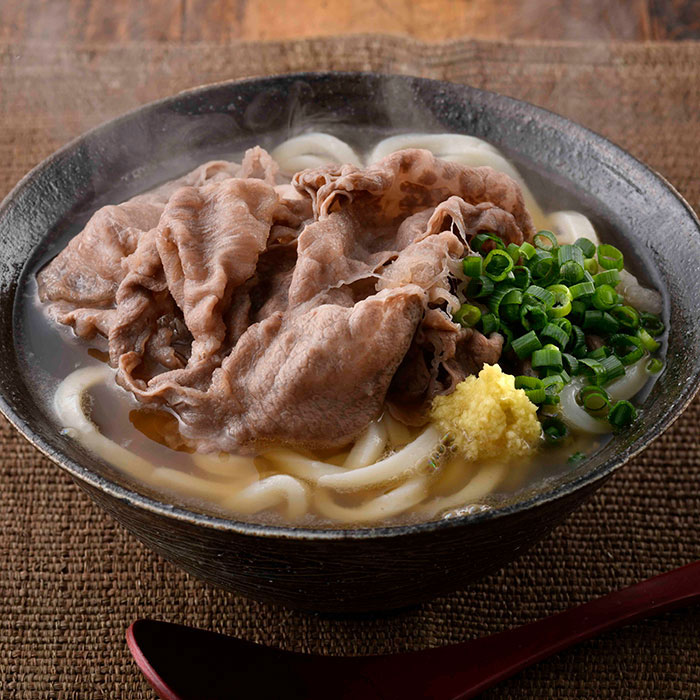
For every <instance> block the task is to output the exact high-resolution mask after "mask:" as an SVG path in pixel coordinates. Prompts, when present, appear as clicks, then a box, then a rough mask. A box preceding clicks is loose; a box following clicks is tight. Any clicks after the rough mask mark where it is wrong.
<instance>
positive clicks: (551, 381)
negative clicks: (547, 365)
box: [542, 372, 566, 394]
mask: <svg viewBox="0 0 700 700" xmlns="http://www.w3.org/2000/svg"><path fill="white" fill-rule="evenodd" d="M564 384H566V381H564V377H562V375H561V374H559V373H557V372H555V373H554V374H548V375H547V376H546V377H545V378H544V379H543V380H542V388H543V389H544V391H545V393H546V394H558V393H559V392H560V391H561V390H562V389H563V388H564Z"/></svg>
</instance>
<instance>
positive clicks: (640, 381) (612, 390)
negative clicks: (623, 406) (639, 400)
mask: <svg viewBox="0 0 700 700" xmlns="http://www.w3.org/2000/svg"><path fill="white" fill-rule="evenodd" d="M648 362H649V356H648V355H647V356H645V357H643V358H642V359H641V360H638V361H637V362H635V363H634V364H633V365H630V366H629V367H625V374H624V376H622V377H620V378H619V379H616V380H615V381H614V382H610V384H608V385H607V386H606V387H605V391H607V392H608V395H609V396H610V398H611V399H612V400H613V401H622V400H623V399H625V400H629V399H631V398H632V397H633V396H636V395H637V394H638V393H639V392H640V391H641V390H642V389H643V388H644V386H645V385H646V383H647V382H648V381H649V373H648V372H647V363H648Z"/></svg>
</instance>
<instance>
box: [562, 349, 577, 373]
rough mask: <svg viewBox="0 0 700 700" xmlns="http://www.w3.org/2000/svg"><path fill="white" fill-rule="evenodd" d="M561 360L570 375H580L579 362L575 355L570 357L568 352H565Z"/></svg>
mask: <svg viewBox="0 0 700 700" xmlns="http://www.w3.org/2000/svg"><path fill="white" fill-rule="evenodd" d="M561 358H562V361H563V362H562V364H563V366H564V369H565V370H566V371H567V372H568V373H569V374H572V375H573V374H578V360H577V359H576V358H575V357H574V356H573V355H570V354H569V353H568V352H563V353H562V354H561Z"/></svg>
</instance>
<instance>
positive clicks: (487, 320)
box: [481, 313, 499, 335]
mask: <svg viewBox="0 0 700 700" xmlns="http://www.w3.org/2000/svg"><path fill="white" fill-rule="evenodd" d="M498 327H499V323H498V318H497V317H496V316H495V315H494V314H491V313H488V314H483V316H482V317H481V332H482V333H483V334H484V335H490V334H491V333H493V332H494V331H497V330H498Z"/></svg>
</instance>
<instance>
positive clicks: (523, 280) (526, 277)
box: [511, 265, 532, 289]
mask: <svg viewBox="0 0 700 700" xmlns="http://www.w3.org/2000/svg"><path fill="white" fill-rule="evenodd" d="M511 272H512V273H513V284H514V285H515V286H516V287H517V288H518V289H527V288H528V287H529V286H530V281H531V280H532V275H531V274H530V270H529V269H528V268H527V267H525V266H524V265H518V266H516V267H514V268H513V269H512V270H511Z"/></svg>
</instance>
